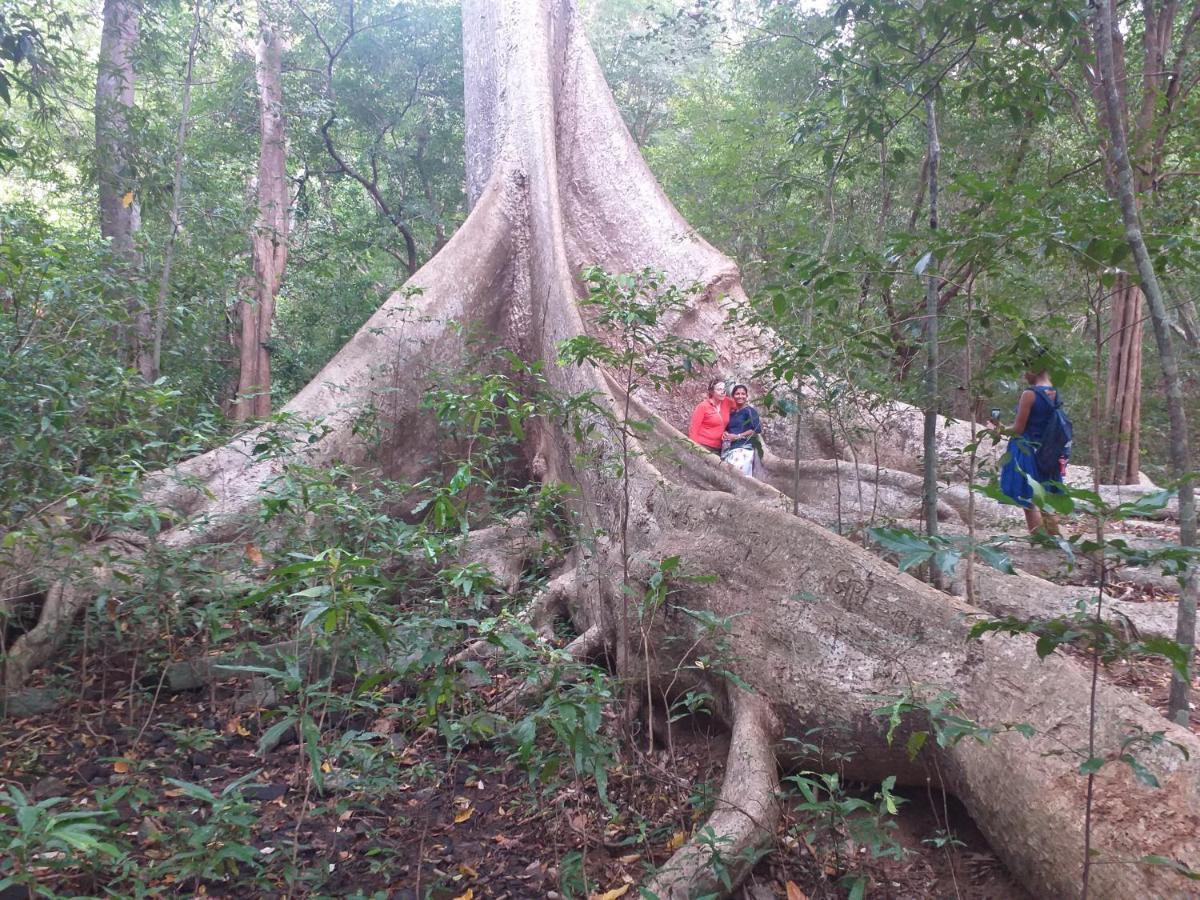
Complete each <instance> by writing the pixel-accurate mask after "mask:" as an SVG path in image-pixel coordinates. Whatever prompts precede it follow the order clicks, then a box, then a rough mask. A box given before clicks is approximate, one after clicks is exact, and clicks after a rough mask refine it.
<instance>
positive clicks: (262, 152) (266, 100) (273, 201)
mask: <svg viewBox="0 0 1200 900" xmlns="http://www.w3.org/2000/svg"><path fill="white" fill-rule="evenodd" d="M258 16H259V23H258V40H257V41H256V42H255V45H254V73H255V80H256V81H257V83H258V114H259V137H260V140H259V149H258V177H257V180H256V182H255V190H256V195H257V200H258V215H257V217H256V218H255V220H254V231H253V233H252V234H251V235H250V252H251V261H252V265H253V267H254V296H253V298H248V299H246V300H243V301H242V304H241V308H240V312H239V318H240V319H241V335H240V340H239V344H238V347H239V352H238V361H239V370H238V390H237V398H236V400H235V402H234V407H233V411H234V417H235V418H236V419H238V420H239V421H245V420H246V419H251V418H261V417H263V416H268V415H270V414H271V346H270V339H271V323H272V321H273V320H274V318H275V295H276V294H278V293H279V285H280V283H281V282H282V281H283V270H284V266H286V265H287V254H288V180H287V143H286V135H285V131H284V115H283V38H282V36H281V35H280V34H279V33H278V30H273V29H272V28H271V22H270V20H269V19H268V17H267V10H266V5H265V3H263V2H260V3H259V4H258Z"/></svg>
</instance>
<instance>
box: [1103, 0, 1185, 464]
mask: <svg viewBox="0 0 1200 900" xmlns="http://www.w3.org/2000/svg"><path fill="white" fill-rule="evenodd" d="M1092 5H1093V6H1095V5H1096V4H1095V3H1093V4H1092ZM1181 5H1183V4H1180V3H1179V2H1177V0H1155V2H1144V3H1141V4H1137V5H1136V6H1137V7H1139V9H1138V11H1139V12H1140V13H1141V18H1142V22H1141V25H1142V27H1141V29H1140V30H1141V38H1142V40H1141V56H1142V58H1141V61H1140V65H1139V67H1138V68H1139V69H1140V71H1141V84H1140V87H1141V91H1140V96H1139V97H1138V99H1137V103H1136V106H1134V108H1133V109H1132V110H1131V102H1130V96H1131V94H1132V93H1133V92H1134V91H1135V90H1136V88H1137V84H1136V82H1134V81H1132V80H1131V79H1130V78H1129V77H1128V71H1127V67H1126V64H1125V51H1126V47H1125V35H1124V34H1123V33H1122V31H1121V29H1120V28H1119V27H1118V26H1117V22H1116V12H1115V5H1114V8H1113V9H1112V10H1109V15H1108V21H1109V30H1108V32H1107V35H1106V39H1107V40H1108V41H1109V43H1110V46H1111V49H1112V74H1113V80H1112V82H1111V84H1110V85H1108V86H1106V85H1104V84H1103V80H1102V78H1101V77H1100V74H1099V69H1098V68H1093V67H1091V66H1089V65H1086V64H1085V65H1084V67H1083V72H1084V79H1085V80H1086V81H1087V84H1088V87H1089V88H1090V90H1091V93H1092V97H1093V99H1094V101H1095V103H1096V108H1097V111H1098V115H1097V119H1098V122H1099V126H1100V143H1101V147H1102V148H1103V149H1104V150H1105V152H1106V155H1107V161H1106V166H1105V182H1106V185H1107V187H1108V190H1109V193H1110V194H1111V195H1112V196H1113V197H1114V198H1115V197H1117V196H1118V195H1119V192H1120V188H1119V185H1118V180H1119V176H1118V173H1117V170H1116V167H1115V165H1114V163H1113V162H1112V155H1111V149H1112V148H1111V147H1110V146H1108V144H1109V142H1110V141H1111V135H1112V134H1113V130H1114V129H1118V128H1119V129H1120V130H1121V131H1122V133H1123V134H1125V135H1126V158H1127V160H1128V159H1129V156H1130V154H1131V153H1132V157H1133V158H1132V160H1129V162H1130V166H1131V167H1132V169H1133V174H1132V179H1133V180H1132V190H1133V196H1134V199H1135V202H1137V203H1138V204H1139V206H1140V204H1141V202H1142V200H1143V199H1144V198H1146V197H1148V196H1151V192H1153V191H1154V190H1155V188H1156V186H1157V185H1158V184H1159V180H1160V176H1161V173H1162V171H1163V164H1164V161H1165V159H1166V156H1165V154H1166V151H1167V136H1168V134H1170V133H1171V130H1172V128H1173V126H1174V125H1175V124H1176V122H1177V120H1178V118H1179V116H1180V115H1181V114H1183V112H1184V110H1186V109H1187V104H1186V102H1185V101H1186V100H1187V98H1188V95H1189V94H1190V92H1191V91H1192V90H1193V89H1194V88H1195V86H1196V84H1197V81H1196V79H1195V78H1193V77H1191V76H1190V74H1189V71H1188V65H1189V62H1190V61H1191V59H1192V54H1193V52H1194V51H1193V47H1194V46H1195V44H1196V41H1197V39H1198V35H1200V27H1198V26H1200V3H1196V2H1195V0H1193V2H1192V3H1191V8H1190V10H1188V12H1187V19H1186V22H1185V23H1184V24H1183V25H1182V27H1176V17H1177V16H1178V14H1179V12H1180V7H1181ZM1131 15H1136V13H1131ZM1080 38H1081V41H1082V43H1083V44H1084V51H1085V52H1084V53H1083V54H1081V55H1080V58H1081V59H1082V60H1084V61H1086V60H1088V59H1090V58H1092V57H1093V56H1095V57H1097V58H1098V56H1099V47H1095V48H1093V47H1092V46H1090V45H1091V44H1092V43H1093V42H1094V41H1096V40H1098V39H1099V34H1098V33H1096V34H1089V33H1088V30H1087V29H1083V30H1082V32H1081V34H1080ZM1108 87H1111V88H1112V89H1113V90H1114V91H1115V96H1116V102H1115V104H1110V102H1109V98H1108V97H1107V96H1106V92H1107V90H1108ZM1144 289H1145V284H1144V283H1142V284H1132V283H1129V282H1127V281H1126V282H1122V283H1119V284H1118V286H1117V290H1116V291H1114V293H1113V295H1112V303H1111V306H1110V308H1111V315H1110V319H1109V328H1108V336H1107V341H1108V344H1109V373H1108V379H1107V384H1106V391H1105V411H1106V424H1107V426H1108V429H1109V435H1108V442H1107V445H1106V447H1105V455H1104V475H1105V478H1106V479H1107V480H1110V481H1112V482H1115V483H1124V484H1133V483H1136V481H1137V477H1138V469H1139V443H1140V431H1141V393H1142V363H1141V345H1142V329H1141V325H1140V324H1139V323H1140V321H1141V310H1142V298H1143V291H1144Z"/></svg>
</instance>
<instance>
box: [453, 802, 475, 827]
mask: <svg viewBox="0 0 1200 900" xmlns="http://www.w3.org/2000/svg"><path fill="white" fill-rule="evenodd" d="M473 815H475V807H473V806H468V807H467V808H466V809H464V810H463V811H462V812H460V813H458V814H457V815H456V816H455V817H454V824H455V825H461V824H462V823H463V822H465V821H467V819H469V818H471V816H473Z"/></svg>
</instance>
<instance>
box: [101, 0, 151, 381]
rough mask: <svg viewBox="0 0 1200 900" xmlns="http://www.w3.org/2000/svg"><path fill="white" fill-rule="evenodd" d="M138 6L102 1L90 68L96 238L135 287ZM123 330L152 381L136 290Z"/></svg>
mask: <svg viewBox="0 0 1200 900" xmlns="http://www.w3.org/2000/svg"><path fill="white" fill-rule="evenodd" d="M141 14H142V7H141V4H140V3H139V2H138V0H105V2H104V26H103V30H102V31H101V33H100V58H99V60H98V61H97V66H96V179H97V182H98V185H97V186H98V188H99V194H100V234H101V236H103V237H104V238H107V239H108V241H109V244H110V246H111V247H112V250H113V253H114V254H115V255H116V256H117V258H118V259H120V260H121V262H122V263H123V264H124V265H125V268H126V271H125V278H126V279H128V281H129V282H130V284H131V285H133V284H136V283H137V281H138V277H139V274H140V270H141V265H142V257H141V253H139V252H138V250H137V248H136V247H135V246H134V235H135V234H136V233H137V231H138V229H139V228H141V223H142V214H141V202H140V199H139V197H138V185H137V178H136V174H135V172H134V168H133V159H132V156H133V154H132V148H131V147H130V141H131V140H132V133H131V130H130V124H129V111H130V110H131V109H132V108H133V97H134V83H135V82H134V68H133V53H134V49H135V48H136V46H137V41H138V27H139V23H140V17H141ZM127 307H128V311H129V317H130V325H129V327H128V328H124V329H122V336H123V338H124V340H123V343H124V345H125V347H126V349H127V357H128V361H129V363H130V365H132V366H134V367H135V368H137V370H138V371H139V372H140V373H141V374H142V376H143V377H144V378H146V379H147V380H153V378H154V355H153V353H154V347H153V345H154V324H153V321H152V318H151V314H150V309H149V307H148V306H147V305H146V303H145V300H144V299H143V298H142V297H140V296H138V294H137V292H136V290H135V291H134V293H133V295H132V296H131V298H130V299H129V300H128V302H127Z"/></svg>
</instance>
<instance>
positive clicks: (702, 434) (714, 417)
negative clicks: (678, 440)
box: [688, 397, 737, 449]
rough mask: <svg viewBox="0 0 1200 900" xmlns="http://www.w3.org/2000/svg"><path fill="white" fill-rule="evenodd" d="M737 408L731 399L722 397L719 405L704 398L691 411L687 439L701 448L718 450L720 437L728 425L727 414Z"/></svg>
mask: <svg viewBox="0 0 1200 900" xmlns="http://www.w3.org/2000/svg"><path fill="white" fill-rule="evenodd" d="M736 406H737V404H736V403H734V402H733V398H732V397H723V398H722V399H721V402H720V403H719V404H714V403H713V402H712V400H711V399H710V398H708V397H705V398H704V399H703V400H701V401H700V402H699V403H698V404H696V408H695V409H694V410H692V423H691V425H689V426H688V437H689V438H691V439H692V440H693V441H695V442H696V443H697V444H699V445H700V446H702V447H709V448H712V449H719V448H720V446H721V435H723V434H724V433H725V426H726V425H728V424H729V414H730V413H731V412H733V410H734V408H735V407H736Z"/></svg>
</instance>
